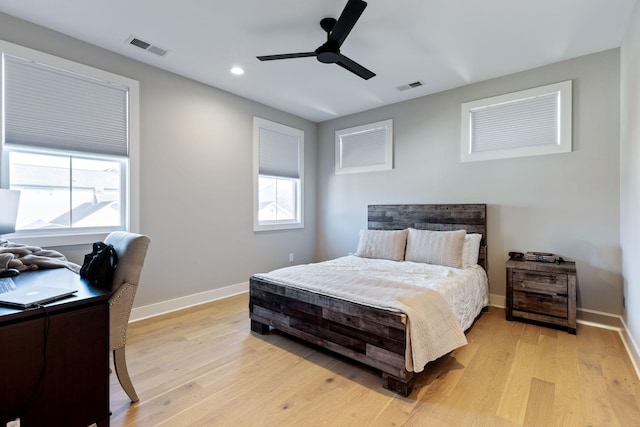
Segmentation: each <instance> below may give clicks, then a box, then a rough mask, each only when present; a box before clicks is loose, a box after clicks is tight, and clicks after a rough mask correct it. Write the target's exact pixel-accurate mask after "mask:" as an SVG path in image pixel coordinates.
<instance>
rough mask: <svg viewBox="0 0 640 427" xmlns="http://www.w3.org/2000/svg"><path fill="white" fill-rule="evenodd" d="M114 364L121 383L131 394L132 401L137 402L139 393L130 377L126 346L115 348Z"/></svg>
mask: <svg viewBox="0 0 640 427" xmlns="http://www.w3.org/2000/svg"><path fill="white" fill-rule="evenodd" d="M113 366H114V367H115V369H116V375H117V376H118V380H119V381H120V385H121V386H122V388H123V389H124V391H125V392H126V393H127V395H128V396H129V399H131V401H132V402H137V401H138V400H140V399H138V395H137V394H136V390H135V389H134V388H133V384H132V383H131V378H129V371H127V360H126V358H125V355H124V347H120V348H119V349H117V350H113Z"/></svg>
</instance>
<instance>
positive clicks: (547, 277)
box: [513, 270, 567, 296]
mask: <svg viewBox="0 0 640 427" xmlns="http://www.w3.org/2000/svg"><path fill="white" fill-rule="evenodd" d="M513 290H514V291H534V292H542V293H545V294H558V295H563V296H566V295H567V275H566V274H556V273H546V272H538V271H527V270H514V271H513Z"/></svg>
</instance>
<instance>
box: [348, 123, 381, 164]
mask: <svg viewBox="0 0 640 427" xmlns="http://www.w3.org/2000/svg"><path fill="white" fill-rule="evenodd" d="M386 138H387V132H386V129H385V128H377V129H371V130H368V131H364V132H358V133H352V134H348V135H343V136H342V137H341V138H340V143H341V148H342V162H341V166H342V167H343V168H344V167H346V168H350V167H359V166H374V165H384V164H385V162H386Z"/></svg>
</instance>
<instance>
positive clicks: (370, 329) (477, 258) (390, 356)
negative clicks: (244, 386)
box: [249, 204, 488, 396]
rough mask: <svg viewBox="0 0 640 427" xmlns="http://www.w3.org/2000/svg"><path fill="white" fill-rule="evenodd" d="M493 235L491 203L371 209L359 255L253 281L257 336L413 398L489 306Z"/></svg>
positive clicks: (257, 276) (252, 313) (251, 301)
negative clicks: (318, 354) (348, 362)
mask: <svg viewBox="0 0 640 427" xmlns="http://www.w3.org/2000/svg"><path fill="white" fill-rule="evenodd" d="M460 230H464V231H460ZM486 234H487V233H486V205H485V204H455V205H453V204H444V205H443V204H439V205H370V206H369V207H368V229H367V230H362V231H361V232H360V239H359V243H358V249H357V251H356V253H355V256H347V257H341V258H338V259H335V260H330V261H326V262H322V263H314V264H307V265H301V266H294V267H288V268H284V269H278V270H274V271H272V272H269V273H265V274H255V275H253V276H252V277H251V279H250V285H249V295H250V299H249V312H250V318H251V330H252V331H254V332H256V333H258V334H265V333H267V332H268V331H269V330H270V328H274V329H277V330H280V331H282V332H285V333H287V334H290V335H293V336H295V337H298V338H301V339H303V340H305V341H307V342H309V343H312V344H315V345H318V346H320V347H323V348H325V349H328V350H330V351H333V352H335V353H339V354H341V355H343V356H346V357H349V358H351V359H353V360H356V361H358V362H361V363H363V364H366V365H368V366H371V367H373V368H375V369H378V370H380V371H381V373H382V379H383V383H382V385H383V387H385V388H387V389H389V390H391V391H393V392H396V393H398V394H400V395H403V396H408V395H409V394H410V393H411V390H412V387H413V383H414V379H415V376H416V374H417V373H419V372H421V371H422V370H423V369H424V368H425V366H426V365H427V363H428V362H429V361H432V360H435V359H436V358H438V357H441V356H443V355H444V354H447V353H448V352H450V351H451V350H453V349H455V348H457V347H460V346H462V345H464V344H466V338H465V336H464V331H465V330H466V329H468V328H469V327H470V326H471V324H472V323H473V321H474V320H475V319H476V318H477V316H479V315H480V313H481V312H482V311H483V310H485V309H486V306H487V305H488V282H487V275H486V269H487V242H486ZM403 236H404V237H403ZM460 236H462V242H463V243H462V244H461V243H460V242H461V237H460ZM403 238H404V241H403V240H402V239H403ZM470 242H471V243H470ZM474 243H475V244H474ZM457 251H461V253H460V254H459V253H458V252H457ZM465 251H467V252H465ZM458 255H459V258H458ZM470 260H471V261H470ZM468 263H471V264H468Z"/></svg>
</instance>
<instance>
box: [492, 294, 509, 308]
mask: <svg viewBox="0 0 640 427" xmlns="http://www.w3.org/2000/svg"><path fill="white" fill-rule="evenodd" d="M489 305H490V306H492V307H498V308H506V307H507V297H506V296H504V295H496V294H489Z"/></svg>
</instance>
